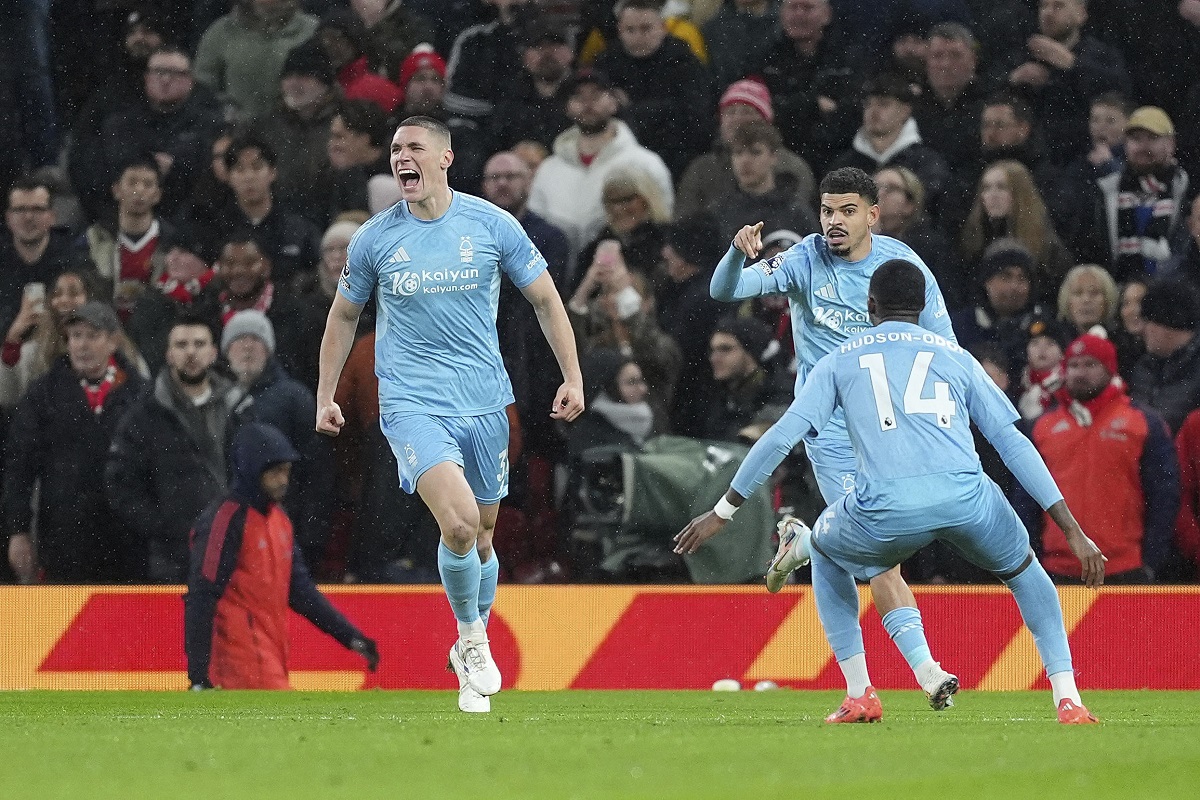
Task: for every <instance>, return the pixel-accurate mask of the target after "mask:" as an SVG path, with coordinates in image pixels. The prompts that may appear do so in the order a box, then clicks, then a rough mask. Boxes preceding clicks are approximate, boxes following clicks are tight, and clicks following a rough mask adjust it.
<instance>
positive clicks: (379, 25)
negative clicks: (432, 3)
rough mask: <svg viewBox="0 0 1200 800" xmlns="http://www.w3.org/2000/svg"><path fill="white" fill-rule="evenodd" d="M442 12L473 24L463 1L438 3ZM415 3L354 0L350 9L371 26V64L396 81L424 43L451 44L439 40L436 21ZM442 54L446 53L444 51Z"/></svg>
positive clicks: (368, 55)
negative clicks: (416, 6)
mask: <svg viewBox="0 0 1200 800" xmlns="http://www.w3.org/2000/svg"><path fill="white" fill-rule="evenodd" d="M437 2H438V6H439V9H438V10H439V11H446V12H449V13H450V14H452V15H453V16H455V17H456V18H457V21H459V22H462V23H464V24H470V22H469V21H468V20H469V16H468V15H467V14H465V13H463V9H462V8H461V6H462V5H463V4H462V3H461V2H453V1H451V2H446V0H437ZM413 5H414V3H413V1H412V0H407V2H404V1H403V0H401V2H396V0H351V2H350V6H351V8H353V9H354V13H356V14H358V16H359V18H360V19H361V20H362V21H363V24H364V25H366V26H367V64H368V65H369V66H370V67H371V69H372V70H374V71H375V72H380V73H382V74H384V75H386V76H387V77H388V78H389V79H391V80H396V79H397V77H399V75H400V65H401V64H403V63H404V59H406V58H408V54H409V53H411V52H412V51H413V48H414V47H416V46H417V45H418V44H420V43H421V42H435V43H437V44H438V47H439V48H444V47H448V46H449V44H450V41H453V40H452V39H451V40H449V41H446V40H444V39H441V38H438V34H437V29H436V27H435V25H434V21H433V20H432V19H430V18H429V17H428V16H426V15H425V14H424V13H422V12H420V11H418V10H414V9H413V8H411V6H413ZM442 52H445V50H444V49H443V50H442Z"/></svg>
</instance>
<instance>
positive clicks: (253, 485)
mask: <svg viewBox="0 0 1200 800" xmlns="http://www.w3.org/2000/svg"><path fill="white" fill-rule="evenodd" d="M232 451H233V464H234V468H233V481H232V484H231V486H230V491H229V492H228V493H227V494H224V496H222V497H219V498H218V499H216V500H214V501H213V503H212V504H211V505H209V506H208V507H207V508H206V509H205V510H204V513H203V514H201V515H200V516H199V518H198V519H196V520H195V527H194V528H193V529H192V534H191V537H190V538H191V542H190V559H189V561H190V565H189V568H188V578H187V583H188V591H187V594H186V595H184V649H185V650H186V653H187V661H188V681H189V682H190V683H191V686H192V688H193V689H211V688H214V687H220V688H223V689H289V688H291V685H290V684H289V683H288V673H287V663H288V609H289V608H290V609H292V610H294V611H296V612H297V613H298V614H300V615H302V616H304V617H305V618H307V619H308V620H309V621H310V622H311V623H312V624H314V625H316V626H317V627H318V628H319V629H321V630H322V631H323V632H324V633H327V634H329V635H330V636H332V637H333V638H334V639H336V640H337V641H338V643H339V644H341V645H342V646H343V647H345V648H346V649H347V650H353V651H354V652H356V653H358V654H359V655H361V656H362V657H363V658H365V659H366V660H367V669H369V670H370V671H372V672H374V671H375V667H376V665H378V663H379V650H378V649H377V648H376V646H375V642H374V640H372V639H370V638H368V637H367V636H366V635H364V634H363V633H362V631H360V630H359V629H358V628H356V627H354V625H353V624H352V623H351V622H350V620H348V619H346V617H345V616H344V615H343V614H342V613H341V612H340V611H338V610H337V609H336V608H334V607H333V606H332V605H331V604H330V602H329V601H328V600H326V599H325V596H324V595H322V594H321V592H320V590H319V589H317V586H316V584H315V583H313V579H312V578H311V577H310V575H309V572H308V569H307V567H306V566H305V563H304V557H303V555H302V554H301V551H300V547H299V546H298V545H297V543H296V542H295V540H294V536H293V531H292V522H291V520H290V519H289V518H288V515H287V513H286V512H285V511H284V509H283V507H282V506H281V503H282V502H283V498H284V495H285V493H286V492H287V491H288V489H289V487H290V486H291V479H290V474H291V470H292V467H293V465H294V463H295V462H297V461H299V460H300V454H299V453H298V452H296V450H295V448H294V447H293V446H292V445H290V444H289V443H288V440H287V439H286V438H285V437H284V436H283V434H282V433H280V432H279V431H278V430H277V429H275V428H273V427H272V426H270V425H264V424H262V423H258V422H254V423H250V424H248V425H246V426H244V427H243V428H242V429H241V430H239V431H238V433H237V435H236V436H235V437H234V439H233V447H232Z"/></svg>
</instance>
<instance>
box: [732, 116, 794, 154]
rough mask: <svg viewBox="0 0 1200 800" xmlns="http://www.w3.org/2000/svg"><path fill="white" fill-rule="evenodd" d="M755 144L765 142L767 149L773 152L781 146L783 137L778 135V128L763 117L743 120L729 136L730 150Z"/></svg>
mask: <svg viewBox="0 0 1200 800" xmlns="http://www.w3.org/2000/svg"><path fill="white" fill-rule="evenodd" d="M756 144H765V145H766V146H767V149H768V150H770V151H771V152H775V151H777V150H778V149H779V148H780V147H782V146H783V137H781V136H780V135H779V129H778V128H776V127H775V126H774V125H772V124H771V123H769V122H767V121H766V120H765V119H756V120H750V121H748V122H743V123H742V124H741V125H738V126H737V127H736V128H734V130H733V135H732V136H730V137H729V148H730V149H731V150H733V149H739V148H743V147H753V146H754V145H756Z"/></svg>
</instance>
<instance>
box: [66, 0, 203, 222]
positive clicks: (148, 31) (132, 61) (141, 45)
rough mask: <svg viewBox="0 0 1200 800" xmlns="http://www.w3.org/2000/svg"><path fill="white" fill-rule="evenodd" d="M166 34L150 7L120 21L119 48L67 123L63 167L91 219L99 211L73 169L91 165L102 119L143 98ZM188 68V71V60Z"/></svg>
mask: <svg viewBox="0 0 1200 800" xmlns="http://www.w3.org/2000/svg"><path fill="white" fill-rule="evenodd" d="M166 33H167V25H166V20H165V19H164V18H163V16H162V14H161V13H160V12H159V11H158V9H157V8H155V7H154V6H151V5H147V6H143V7H138V8H135V9H134V10H132V11H130V12H129V14H128V15H127V16H126V17H125V20H124V24H123V29H122V37H121V47H120V49H119V50H118V52H117V53H116V55H115V57H114V58H113V59H112V61H111V63H109V64H108V70H107V71H106V74H105V75H104V76H103V77H102V78H101V80H100V83H99V85H98V86H97V87H96V88H95V89H93V90H92V92H91V94H90V95H88V98H87V100H86V102H84V104H83V107H82V108H81V109H80V110H79V114H78V115H76V117H75V119H74V121H73V122H72V124H71V137H70V142H69V157H68V159H67V167H68V168H69V170H70V174H71V181H72V183H73V184H74V185H75V191H76V193H77V194H79V195H80V199H81V200H82V201H83V202H84V205H85V208H88V210H89V216H91V217H92V218H96V217H98V216H99V211H98V210H94V209H92V208H90V207H89V206H88V202H87V200H88V198H85V197H84V187H83V186H82V185H81V182H80V180H79V179H78V178H77V177H76V174H77V173H76V169H77V168H78V167H88V166H92V165H94V163H95V161H96V158H97V155H96V153H97V152H98V151H99V148H100V126H101V124H102V123H103V122H104V119H105V118H106V117H108V115H109V114H112V113H114V112H116V111H117V110H118V109H121V108H128V107H130V106H132V105H134V104H135V103H137V101H139V100H142V99H144V98H145V93H146V67H147V64H148V62H149V59H150V56H151V55H153V54H154V53H155V52H156V51H157V50H159V49H160V48H161V47H163V45H165V44H166V42H167V40H166ZM188 66H189V68H190V66H191V59H188ZM109 183H111V178H110V179H109V180H107V181H101V185H100V187H99V188H100V193H99V199H100V201H101V202H102V203H105V202H107V200H108V197H107V193H106V190H107V188H108V184H109Z"/></svg>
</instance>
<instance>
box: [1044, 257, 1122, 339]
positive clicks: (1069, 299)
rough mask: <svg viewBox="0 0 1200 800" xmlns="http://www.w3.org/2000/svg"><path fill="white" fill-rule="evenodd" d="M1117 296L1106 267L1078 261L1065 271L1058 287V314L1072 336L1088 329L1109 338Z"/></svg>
mask: <svg viewBox="0 0 1200 800" xmlns="http://www.w3.org/2000/svg"><path fill="white" fill-rule="evenodd" d="M1120 302H1121V301H1120V296H1119V294H1118V292H1117V284H1116V281H1114V280H1113V279H1112V276H1111V275H1109V274H1108V270H1106V269H1104V267H1100V266H1097V265H1095V264H1079V265H1076V266H1074V267H1071V269H1070V270H1069V271H1068V272H1067V275H1066V277H1065V278H1063V282H1062V286H1060V287H1059V289H1058V318H1059V320H1061V321H1062V322H1063V323H1064V324H1065V325H1066V326H1067V328H1068V329H1069V330H1070V331H1071V335H1072V336H1082V335H1083V334H1085V333H1090V334H1092V335H1094V336H1099V337H1100V338H1101V339H1113V338H1114V337H1113V334H1114V332H1115V330H1116V321H1117V311H1118V310H1119V306H1120Z"/></svg>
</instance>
